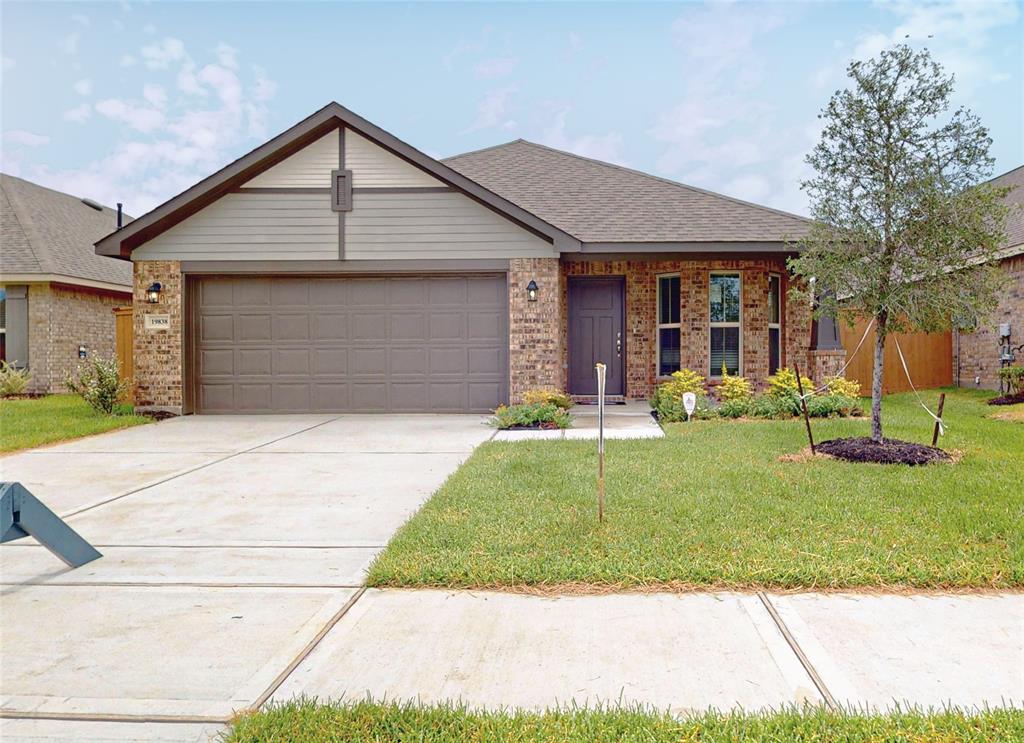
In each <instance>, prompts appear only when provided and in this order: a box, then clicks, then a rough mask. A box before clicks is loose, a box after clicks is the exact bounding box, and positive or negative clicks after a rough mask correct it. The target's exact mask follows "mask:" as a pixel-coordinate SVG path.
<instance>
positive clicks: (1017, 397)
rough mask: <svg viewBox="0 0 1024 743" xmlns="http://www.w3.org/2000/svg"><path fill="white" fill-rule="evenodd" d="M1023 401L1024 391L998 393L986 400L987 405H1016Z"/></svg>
mask: <svg viewBox="0 0 1024 743" xmlns="http://www.w3.org/2000/svg"><path fill="white" fill-rule="evenodd" d="M1022 402H1024V392H1014V393H1013V394H1012V395H1000V396H999V397H993V398H992V399H991V400H989V401H988V404H989V405H1016V404H1018V403H1022Z"/></svg>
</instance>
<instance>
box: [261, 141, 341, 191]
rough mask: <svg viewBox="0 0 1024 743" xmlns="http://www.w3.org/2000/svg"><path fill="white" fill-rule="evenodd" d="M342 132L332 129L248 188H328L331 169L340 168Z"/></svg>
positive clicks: (264, 174)
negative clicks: (339, 136) (339, 156)
mask: <svg viewBox="0 0 1024 743" xmlns="http://www.w3.org/2000/svg"><path fill="white" fill-rule="evenodd" d="M339 149H340V147H339V144H338V132H337V131H332V132H328V133H327V134H325V135H324V136H322V137H321V138H320V139H318V140H316V141H315V142H313V144H311V145H307V146H306V147H304V148H303V149H301V150H299V151H298V152H296V153H295V154H294V155H291V156H290V157H287V158H285V159H284V160H282V161H281V162H279V163H278V164H277V165H273V166H271V167H270V168H269V169H267V170H265V171H263V172H262V173H260V174H259V175H258V176H256V177H255V178H253V179H251V180H248V181H246V182H245V183H244V184H243V187H244V188H327V187H328V186H329V185H330V182H331V180H330V179H331V171H332V170H334V169H336V168H337V167H338V162H339V158H338V150H339Z"/></svg>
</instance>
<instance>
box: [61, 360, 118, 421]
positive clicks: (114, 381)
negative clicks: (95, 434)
mask: <svg viewBox="0 0 1024 743" xmlns="http://www.w3.org/2000/svg"><path fill="white" fill-rule="evenodd" d="M64 384H65V386H66V387H67V388H68V389H69V390H71V391H72V392H74V393H75V394H77V395H79V396H81V398H82V399H83V400H85V401H86V402H87V403H89V406H90V407H92V408H93V409H94V410H97V411H99V412H101V413H105V414H106V415H112V414H113V413H114V407H115V406H116V405H117V403H118V402H120V401H121V399H122V398H123V397H124V396H125V394H126V393H127V392H128V381H127V380H125V379H121V375H120V370H119V367H118V363H117V359H116V358H109V359H105V358H103V357H102V356H94V357H93V358H92V359H91V360H90V361H88V362H86V363H85V364H81V365H80V366H79V367H78V370H77V371H76V372H75V374H69V375H68V378H67V380H66V381H65V382H64Z"/></svg>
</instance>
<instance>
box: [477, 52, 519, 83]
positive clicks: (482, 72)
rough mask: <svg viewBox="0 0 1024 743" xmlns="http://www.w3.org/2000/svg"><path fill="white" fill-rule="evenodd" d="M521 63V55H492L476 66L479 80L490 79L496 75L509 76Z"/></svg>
mask: <svg viewBox="0 0 1024 743" xmlns="http://www.w3.org/2000/svg"><path fill="white" fill-rule="evenodd" d="M518 65H519V57H492V58H491V59H485V60H483V61H481V62H479V63H477V66H476V71H475V74H476V78H477V79H478V80H490V79H493V78H496V77H508V76H509V75H511V74H512V71H513V70H515V68H516V67H517V66H518Z"/></svg>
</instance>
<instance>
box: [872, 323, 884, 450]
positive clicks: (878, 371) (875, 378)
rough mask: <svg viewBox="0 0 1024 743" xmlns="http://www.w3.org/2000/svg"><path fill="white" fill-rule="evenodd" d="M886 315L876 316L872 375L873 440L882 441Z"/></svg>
mask: <svg viewBox="0 0 1024 743" xmlns="http://www.w3.org/2000/svg"><path fill="white" fill-rule="evenodd" d="M887 319H888V318H886V317H884V316H883V317H876V318H875V364H874V369H873V372H872V375H871V440H872V441H874V442H875V443H878V444H880V443H882V369H883V366H884V364H885V336H886V330H887V328H886V324H887V323H886V320H887Z"/></svg>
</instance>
